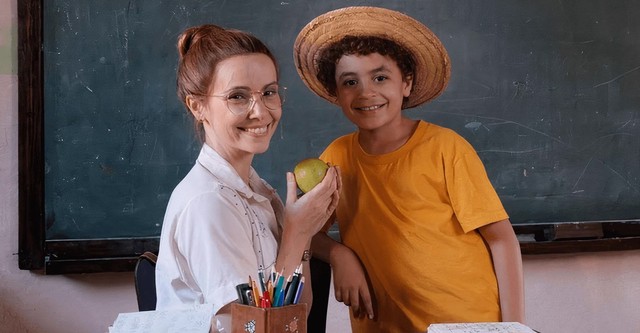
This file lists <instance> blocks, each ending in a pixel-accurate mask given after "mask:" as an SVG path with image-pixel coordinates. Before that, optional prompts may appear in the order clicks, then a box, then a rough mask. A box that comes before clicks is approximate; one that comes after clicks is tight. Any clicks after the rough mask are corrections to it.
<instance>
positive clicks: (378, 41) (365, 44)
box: [316, 35, 416, 96]
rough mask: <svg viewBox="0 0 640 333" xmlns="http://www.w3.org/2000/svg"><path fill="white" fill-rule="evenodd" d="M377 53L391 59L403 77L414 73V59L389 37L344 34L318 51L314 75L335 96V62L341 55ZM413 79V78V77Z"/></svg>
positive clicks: (411, 75)
mask: <svg viewBox="0 0 640 333" xmlns="http://www.w3.org/2000/svg"><path fill="white" fill-rule="evenodd" d="M372 53H379V54H380V55H383V56H387V57H389V58H391V59H393V60H394V61H395V62H396V63H397V64H398V67H399V68H400V72H401V73H402V77H403V79H405V78H407V77H410V78H414V75H415V68H416V65H415V61H414V59H413V56H412V55H411V53H410V52H409V51H407V50H406V49H405V48H404V47H402V46H400V45H398V44H397V43H396V42H393V41H391V40H389V39H386V38H382V37H374V36H350V35H347V36H344V37H343V38H342V39H340V40H339V41H337V42H335V43H333V44H331V45H329V46H328V47H327V48H326V49H324V50H323V51H322V53H320V58H319V59H320V61H319V62H318V73H317V74H316V77H317V78H318V80H320V82H321V83H322V85H323V86H324V88H325V89H326V90H327V92H328V93H329V94H330V95H331V96H336V89H337V86H336V79H335V75H336V64H337V63H338V60H340V58H341V57H342V56H343V55H369V54H372ZM414 79H415V78H414Z"/></svg>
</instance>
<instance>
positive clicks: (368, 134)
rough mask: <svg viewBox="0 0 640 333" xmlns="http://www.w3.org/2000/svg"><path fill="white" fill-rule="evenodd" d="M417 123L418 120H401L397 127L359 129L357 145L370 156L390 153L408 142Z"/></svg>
mask: <svg viewBox="0 0 640 333" xmlns="http://www.w3.org/2000/svg"><path fill="white" fill-rule="evenodd" d="M418 123H419V121H418V120H413V119H409V118H402V121H401V122H400V124H399V126H394V127H393V128H388V127H387V128H377V129H375V130H362V129H360V131H359V134H358V143H359V144H360V147H362V150H364V151H365V152H366V153H367V154H370V155H382V154H387V153H391V152H393V151H396V150H398V149H399V148H400V147H402V146H403V145H404V144H405V143H407V141H409V138H411V135H413V132H415V130H416V128H418Z"/></svg>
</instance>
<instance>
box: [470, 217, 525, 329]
mask: <svg viewBox="0 0 640 333" xmlns="http://www.w3.org/2000/svg"><path fill="white" fill-rule="evenodd" d="M478 231H479V232H480V234H481V235H482V238H484V240H485V241H486V242H487V244H488V245H489V248H490V249H491V257H492V259H493V267H494V269H495V272H496V276H497V278H498V292H499V294H500V309H501V312H502V321H514V322H520V323H524V322H525V313H524V279H523V274H522V256H521V255H520V243H519V242H518V238H517V237H516V234H515V232H514V231H513V227H512V226H511V222H510V221H509V220H508V219H505V220H501V221H498V222H495V223H491V224H488V225H485V226H483V227H480V228H479V229H478Z"/></svg>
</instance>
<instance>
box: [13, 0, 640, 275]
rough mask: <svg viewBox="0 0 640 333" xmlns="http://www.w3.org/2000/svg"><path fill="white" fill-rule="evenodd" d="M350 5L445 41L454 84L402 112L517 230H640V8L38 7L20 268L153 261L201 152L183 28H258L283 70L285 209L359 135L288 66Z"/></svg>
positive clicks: (25, 81) (464, 1)
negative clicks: (150, 254)
mask: <svg viewBox="0 0 640 333" xmlns="http://www.w3.org/2000/svg"><path fill="white" fill-rule="evenodd" d="M348 5H374V6H382V7H387V8H391V9H396V10H400V11H402V12H405V13H408V14H410V15H412V16H413V17H415V18H417V19H418V20H420V21H422V22H424V23H426V24H427V25H428V26H429V27H430V28H431V29H432V30H433V31H434V32H435V33H436V35H438V36H439V37H440V39H441V40H442V42H443V43H444V45H445V46H446V48H447V49H448V51H449V54H450V57H451V62H452V76H451V81H450V84H449V86H448V88H447V90H446V91H445V93H444V94H442V95H441V96H440V97H439V98H438V99H436V100H435V101H434V102H432V103H430V104H427V105H424V106H421V107H419V108H416V109H411V110H408V111H407V113H408V115H409V116H410V117H413V118H416V119H424V120H427V121H430V122H433V123H436V124H439V125H443V126H446V127H449V128H452V129H454V130H455V131H457V132H458V133H460V134H461V135H462V136H464V137H465V138H466V139H467V140H468V141H469V142H470V143H471V144H472V145H473V146H474V147H475V148H476V150H477V151H478V153H479V155H480V157H481V159H482V160H483V161H484V163H485V166H486V168H487V172H488V174H489V176H490V179H491V181H492V182H493V184H494V186H495V188H496V190H497V192H498V194H499V195H500V197H501V199H502V201H503V203H504V205H505V207H506V209H507V211H508V212H509V214H510V216H511V221H512V223H513V224H514V227H518V226H523V228H524V229H526V227H529V228H530V227H531V226H532V225H533V226H535V225H555V224H559V223H573V224H575V225H576V228H578V229H580V226H579V225H578V224H580V225H582V224H585V223H592V222H603V221H604V222H606V223H609V222H611V221H613V222H620V223H623V224H625V226H626V227H629V226H630V225H631V226H637V223H638V221H639V219H640V20H638V19H637V18H636V17H635V15H636V14H637V13H640V2H638V1H632V0H625V1H623V0H621V1H615V2H612V1H606V0H587V1H578V0H574V1H562V2H558V1H551V0H541V1H525V2H523V1H509V0H487V1H474V0H461V1H419V0H415V1H388V0H387V1H344V0H332V1H303V0H289V1H272V0H253V1H196V0H185V1H168V0H134V1H129V0H127V1H123V0H112V1H86V0H47V1H42V0H39V1H37V0H30V1H24V2H22V1H21V2H20V4H19V11H20V12H21V13H22V15H21V23H20V24H21V27H20V32H21V36H20V38H21V39H20V40H21V42H20V43H21V55H24V57H22V56H21V57H20V61H21V69H20V73H19V74H20V80H21V99H20V101H21V106H20V107H21V114H22V113H25V115H24V116H21V133H22V134H21V138H22V141H21V147H23V146H25V145H27V144H29V143H32V146H33V147H34V148H35V151H34V150H33V149H28V148H24V149H22V150H21V166H27V165H28V166H30V168H29V169H28V170H27V171H24V170H21V171H23V173H25V176H21V192H22V191H23V190H24V191H26V192H27V193H24V196H23V193H21V209H20V211H21V241H24V242H23V243H30V244H31V245H24V246H23V243H21V267H23V268H26V269H33V268H40V267H42V265H43V264H42V263H44V264H45V266H46V265H50V267H51V268H50V272H51V273H56V272H65V269H60V270H56V269H55V264H56V263H59V265H62V264H61V263H62V261H63V259H64V258H67V259H69V260H81V259H83V258H84V257H82V256H81V255H79V254H78V252H85V253H86V252H95V253H97V254H96V255H95V256H96V257H98V259H100V258H101V259H105V258H111V257H127V258H131V257H133V256H134V255H135V254H137V253H138V252H141V251H143V250H145V249H148V247H152V248H153V247H154V246H157V236H158V235H159V234H160V230H161V225H162V218H163V214H164V209H165V206H166V204H167V201H168V199H169V196H170V194H171V191H172V189H173V188H174V186H175V185H176V184H177V183H178V182H179V181H180V179H181V178H182V177H183V176H184V175H185V174H186V173H187V172H188V171H189V169H190V168H191V166H192V165H193V162H194V159H195V157H196V155H197V153H198V151H199V149H200V142H199V141H198V140H197V139H196V137H195V135H194V133H193V124H192V122H191V119H190V117H189V116H188V115H187V113H186V112H185V110H184V108H183V106H182V104H181V103H180V102H179V101H178V100H177V97H176V93H175V67H176V62H177V53H176V49H175V43H176V39H177V37H178V35H179V33H180V32H181V31H182V30H184V29H185V28H186V27H189V26H193V25H198V24H203V23H214V24H218V25H222V26H225V27H233V28H238V29H242V30H247V31H250V32H252V33H253V34H255V35H256V36H258V37H259V38H260V39H262V40H263V41H265V42H266V43H267V44H268V45H269V46H270V47H271V48H272V50H273V51H274V54H275V55H276V57H277V58H278V59H279V65H280V68H281V82H282V84H284V85H285V86H287V87H288V94H287V101H286V104H285V107H284V116H283V121H282V122H281V126H280V130H279V131H278V133H277V134H276V135H275V136H274V138H273V141H272V144H271V147H270V149H269V151H268V152H267V153H265V154H263V155H260V156H258V157H257V158H256V160H255V164H254V167H255V168H256V169H257V170H258V172H259V173H260V174H261V175H262V176H263V178H265V179H266V180H267V181H268V182H269V183H271V184H272V185H274V186H275V187H276V188H277V189H278V191H279V193H280V194H281V195H284V194H285V177H284V174H285V172H286V171H288V170H291V169H292V168H293V166H294V165H295V163H296V162H297V161H298V160H300V159H302V158H304V157H309V156H317V155H318V154H319V153H320V152H321V151H322V150H323V148H324V147H325V146H326V145H327V144H328V143H329V142H330V141H331V140H333V139H334V138H336V137H337V136H339V135H342V134H345V133H347V132H350V131H352V130H353V129H354V128H353V127H352V125H350V124H349V123H348V122H347V121H346V120H345V119H344V117H343V116H342V114H341V112H340V111H339V110H337V109H336V108H335V107H334V106H332V105H330V104H328V103H326V102H325V101H324V100H322V99H320V98H318V97H316V96H315V95H313V94H312V93H311V92H310V91H308V90H307V89H306V87H305V86H304V85H303V84H302V82H301V80H300V79H299V78H298V76H297V74H296V71H295V68H294V65H293V58H292V45H293V41H294V39H295V37H296V35H297V32H298V31H299V30H300V29H301V28H302V27H303V26H304V25H305V24H306V23H307V22H308V21H310V20H311V19H312V18H313V17H315V16H317V15H318V14H320V13H323V12H326V11H328V10H331V9H335V8H339V7H343V6H348ZM371 24H375V22H371ZM38 26H40V28H41V30H38ZM34 30H35V31H34ZM39 32H40V33H39ZM29 52H31V53H29ZM34 75H35V79H34ZM29 80H36V81H37V82H34V83H33V84H35V85H39V86H38V87H40V88H34V86H33V84H31V83H29ZM38 80H39V81H38ZM38 98H40V99H39V100H38ZM34 99H35V101H34ZM23 110H24V112H23ZM29 112H31V113H29ZM34 114H35V115H37V116H38V117H41V118H38V117H36V118H37V119H34V118H33V115H34ZM27 117H29V118H27ZM38 119H40V120H38ZM34 138H37V139H34ZM38 140H41V141H38ZM39 142H41V143H39ZM21 169H22V167H21ZM30 172H31V173H32V174H30V176H29V174H28V173H30ZM27 178H28V179H27ZM34 182H35V183H37V184H34ZM34 198H35V199H34ZM23 201H25V202H23ZM26 201H30V203H27V202H26ZM34 210H35V211H34ZM34 219H35V220H34ZM576 223H577V224H576ZM38 225H42V227H38ZM614 225H615V223H614ZM29 226H31V227H29ZM33 226H36V227H35V228H32V227H33ZM634 228H635V227H634ZM524 229H523V230H524ZM587 229H590V228H587ZM28 230H35V231H28ZM634 230H637V228H635V229H634ZM29 232H31V233H32V234H29V235H27V234H28V233H29ZM33 233H36V235H35V236H34V235H33ZM605 236H606V232H605ZM598 237H600V238H601V237H602V235H600V236H598ZM128 240H132V241H133V242H134V245H131V244H129V243H127V242H128ZM33 242H35V243H37V244H36V245H33V244H32V243H33ZM633 242H634V243H633V244H634V245H633V246H639V245H638V242H637V239H634V241H633ZM42 244H44V246H43V245H42ZM65 244H66V245H65ZM87 244H89V245H87ZM96 244H98V245H96ZM109 244H111V245H109ZM113 244H118V245H117V246H115V245H113ZM123 244H124V245H123ZM126 244H129V245H126ZM92 246H93V247H92ZM96 247H97V248H99V250H95V248H96ZM115 247H118V248H125V249H126V250H122V251H124V252H122V251H121V252H118V251H117V250H114V248H115ZM639 247H640V246H639ZM29 248H30V249H31V250H28V249H29ZM85 259H86V258H85ZM89 259H95V260H98V259H96V258H89ZM48 267H49V266H48ZM85 267H87V266H85ZM73 270H74V269H70V271H73ZM76 270H78V269H76ZM79 270H80V271H86V270H92V269H90V268H81V269H79ZM97 270H108V268H106V269H103V268H99V269H97Z"/></svg>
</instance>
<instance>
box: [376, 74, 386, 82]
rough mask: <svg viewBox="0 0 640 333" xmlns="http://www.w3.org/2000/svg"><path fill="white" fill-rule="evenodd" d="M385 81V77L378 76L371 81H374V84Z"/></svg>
mask: <svg viewBox="0 0 640 333" xmlns="http://www.w3.org/2000/svg"><path fill="white" fill-rule="evenodd" d="M386 79H387V77H386V76H383V75H378V76H376V77H374V78H373V81H376V82H382V81H384V80H386Z"/></svg>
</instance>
